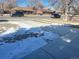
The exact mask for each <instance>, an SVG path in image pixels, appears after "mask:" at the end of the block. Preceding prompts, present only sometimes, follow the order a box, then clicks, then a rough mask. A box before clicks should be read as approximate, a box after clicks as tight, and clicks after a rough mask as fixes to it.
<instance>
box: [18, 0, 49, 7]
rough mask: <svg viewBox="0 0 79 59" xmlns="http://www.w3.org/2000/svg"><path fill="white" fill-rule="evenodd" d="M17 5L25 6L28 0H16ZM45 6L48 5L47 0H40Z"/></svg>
mask: <svg viewBox="0 0 79 59" xmlns="http://www.w3.org/2000/svg"><path fill="white" fill-rule="evenodd" d="M17 1H18V2H17V4H18V6H21V7H25V6H27V3H28V2H27V1H28V0H17ZM42 1H43V3H44V5H45V6H48V0H42Z"/></svg>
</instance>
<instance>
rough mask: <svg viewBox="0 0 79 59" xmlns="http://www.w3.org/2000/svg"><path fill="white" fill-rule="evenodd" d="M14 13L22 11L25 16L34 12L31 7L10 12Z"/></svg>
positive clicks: (14, 9)
mask: <svg viewBox="0 0 79 59" xmlns="http://www.w3.org/2000/svg"><path fill="white" fill-rule="evenodd" d="M14 11H23V12H24V13H25V14H32V13H33V12H34V10H33V8H32V7H16V8H13V9H11V12H14Z"/></svg>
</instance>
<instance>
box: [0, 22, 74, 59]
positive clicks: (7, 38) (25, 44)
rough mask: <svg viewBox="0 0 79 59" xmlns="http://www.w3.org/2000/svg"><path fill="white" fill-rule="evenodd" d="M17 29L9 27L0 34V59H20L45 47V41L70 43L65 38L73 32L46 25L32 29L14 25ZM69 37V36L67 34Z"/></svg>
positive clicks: (26, 26)
mask: <svg viewBox="0 0 79 59" xmlns="http://www.w3.org/2000/svg"><path fill="white" fill-rule="evenodd" d="M14 24H17V25H18V27H17V28H14V27H10V28H8V29H6V28H5V27H4V26H3V29H5V31H3V32H1V33H0V58H1V59H20V58H21V57H23V56H25V55H28V54H30V53H32V52H33V51H35V50H37V49H39V48H41V47H43V46H45V45H46V44H48V43H47V40H58V39H59V38H61V39H62V40H64V41H66V42H68V43H70V42H71V40H70V39H68V38H65V37H64V36H67V34H69V33H74V32H75V31H74V30H72V29H70V27H68V26H65V25H48V26H41V27H36V28H32V26H29V25H27V24H22V23H14ZM69 35H71V34H69Z"/></svg>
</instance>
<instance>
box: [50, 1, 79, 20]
mask: <svg viewBox="0 0 79 59" xmlns="http://www.w3.org/2000/svg"><path fill="white" fill-rule="evenodd" d="M55 1H56V2H55ZM58 1H60V2H61V3H58ZM49 2H50V4H51V6H52V7H53V6H54V5H55V4H58V5H56V7H57V6H59V5H61V6H62V8H61V9H63V11H64V14H65V18H64V19H65V20H69V19H72V17H73V16H74V15H76V14H79V10H78V7H79V0H49ZM58 8H60V7H58ZM69 13H70V14H71V15H72V16H71V17H70V15H69Z"/></svg>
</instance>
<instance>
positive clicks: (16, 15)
mask: <svg viewBox="0 0 79 59" xmlns="http://www.w3.org/2000/svg"><path fill="white" fill-rule="evenodd" d="M22 16H24V13H23V12H20V11H17V12H15V13H13V14H12V15H11V17H22Z"/></svg>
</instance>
